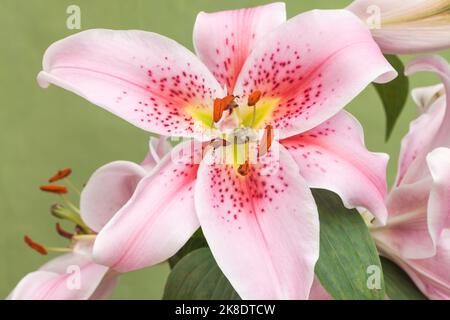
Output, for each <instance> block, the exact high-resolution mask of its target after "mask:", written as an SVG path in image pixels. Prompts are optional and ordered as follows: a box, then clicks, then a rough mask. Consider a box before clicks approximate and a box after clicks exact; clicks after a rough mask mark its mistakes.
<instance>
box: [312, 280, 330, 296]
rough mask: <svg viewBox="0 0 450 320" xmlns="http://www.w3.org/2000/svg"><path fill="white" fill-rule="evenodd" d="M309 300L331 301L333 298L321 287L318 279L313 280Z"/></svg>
mask: <svg viewBox="0 0 450 320" xmlns="http://www.w3.org/2000/svg"><path fill="white" fill-rule="evenodd" d="M309 300H333V297H332V296H330V294H329V293H328V292H327V291H326V290H325V289H324V287H322V285H321V284H320V281H319V279H317V277H315V278H314V282H313V285H312V288H311V292H310V294H309Z"/></svg>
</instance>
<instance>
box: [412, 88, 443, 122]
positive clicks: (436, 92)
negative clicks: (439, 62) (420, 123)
mask: <svg viewBox="0 0 450 320" xmlns="http://www.w3.org/2000/svg"><path fill="white" fill-rule="evenodd" d="M443 94H444V86H443V84H442V83H440V84H436V85H434V86H428V87H420V88H414V89H412V90H411V96H412V98H413V100H414V102H415V103H416V106H417V112H418V113H419V114H422V113H425V112H427V111H428V110H429V109H430V106H432V105H433V103H434V102H435V101H436V100H437V99H438V98H439V97H441V96H442V95H443Z"/></svg>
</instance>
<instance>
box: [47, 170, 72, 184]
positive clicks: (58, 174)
mask: <svg viewBox="0 0 450 320" xmlns="http://www.w3.org/2000/svg"><path fill="white" fill-rule="evenodd" d="M71 173H72V169H70V168H64V169H61V170H58V171H57V172H56V173H55V174H54V175H53V176H52V177H50V178H49V179H48V182H50V183H52V182H55V181H58V180H62V179H64V178H66V177H68V176H69V175H70V174H71Z"/></svg>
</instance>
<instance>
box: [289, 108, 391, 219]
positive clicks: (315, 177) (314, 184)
mask: <svg viewBox="0 0 450 320" xmlns="http://www.w3.org/2000/svg"><path fill="white" fill-rule="evenodd" d="M281 143H282V144H283V145H284V146H285V147H286V148H287V150H288V151H289V152H290V153H291V155H292V157H293V158H294V159H295V161H296V162H297V165H298V166H299V168H300V174H301V175H302V176H303V177H304V178H305V179H306V181H307V182H308V185H309V186H310V187H311V188H323V189H328V190H331V191H333V192H335V193H337V194H339V195H340V196H341V198H342V200H343V202H344V204H345V206H346V207H348V208H356V207H364V208H366V209H368V210H369V211H370V212H371V213H372V214H373V215H374V216H375V217H376V218H377V219H378V220H379V222H380V223H381V224H384V223H385V222H386V218H387V210H386V206H385V198H386V195H387V184H386V165H387V161H388V158H389V157H388V155H386V154H381V153H372V152H370V151H368V150H367V148H366V146H365V145H364V133H363V129H362V127H361V124H360V123H359V122H358V120H356V119H355V118H354V117H353V116H352V115H351V114H349V113H348V112H346V111H341V112H339V113H338V114H337V115H335V116H334V117H332V118H331V119H329V120H327V121H326V122H325V123H323V124H322V125H320V126H318V127H316V128H314V129H312V130H309V131H307V132H305V133H303V134H300V135H296V136H293V137H290V138H288V139H284V140H282V141H281Z"/></svg>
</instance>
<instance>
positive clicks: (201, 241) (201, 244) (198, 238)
mask: <svg viewBox="0 0 450 320" xmlns="http://www.w3.org/2000/svg"><path fill="white" fill-rule="evenodd" d="M205 247H208V243H207V242H206V239H205V237H204V236H203V232H202V230H201V229H198V230H197V232H195V233H194V235H193V236H192V237H191V238H190V239H189V241H188V242H187V243H186V244H185V245H184V246H183V248H181V249H180V250H179V251H178V252H177V253H176V254H175V255H174V256H173V257H172V258H170V259H169V265H170V268H171V269H173V268H174V267H175V265H176V264H177V263H178V262H179V261H180V260H181V258H183V257H184V256H185V255H187V254H188V253H190V252H191V251H194V250H196V249H200V248H205Z"/></svg>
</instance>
